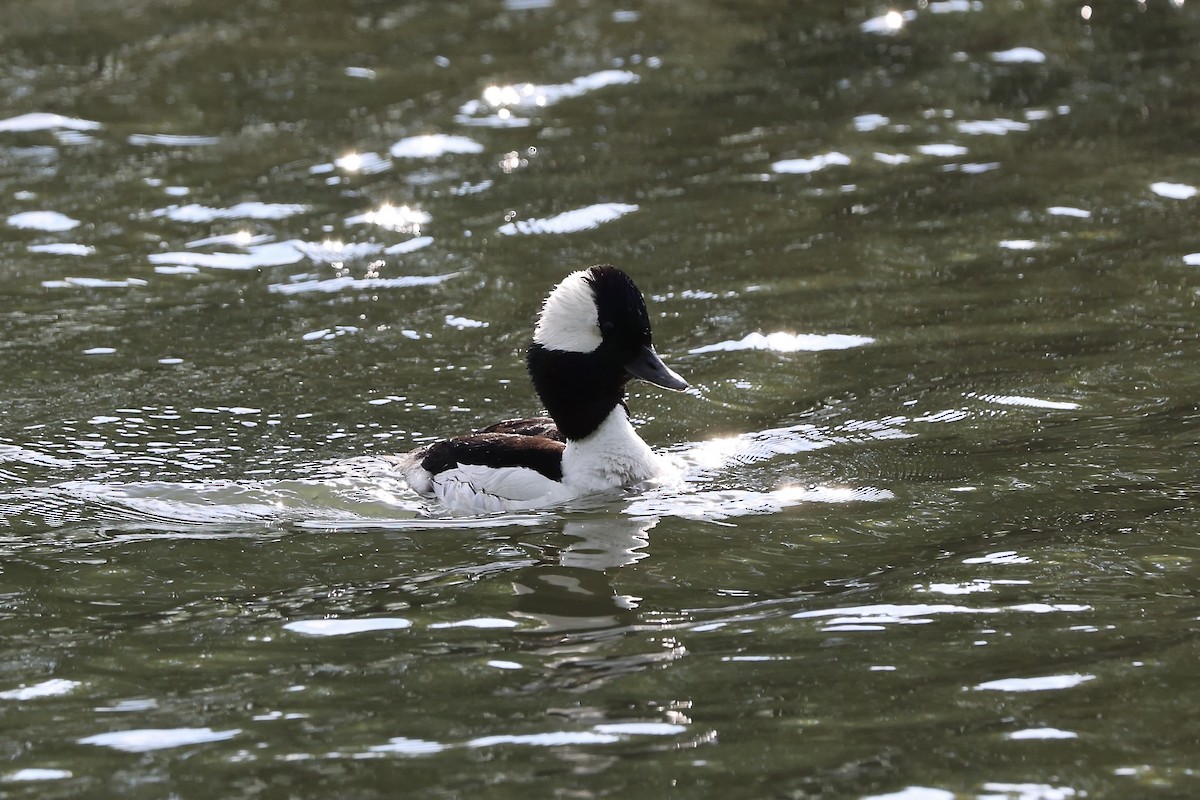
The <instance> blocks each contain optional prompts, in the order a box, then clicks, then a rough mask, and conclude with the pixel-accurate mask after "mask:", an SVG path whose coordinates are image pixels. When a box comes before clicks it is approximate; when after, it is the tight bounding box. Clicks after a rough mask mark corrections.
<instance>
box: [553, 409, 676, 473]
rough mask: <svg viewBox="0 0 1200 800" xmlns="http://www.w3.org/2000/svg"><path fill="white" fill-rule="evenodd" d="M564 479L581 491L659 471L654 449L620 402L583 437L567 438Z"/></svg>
mask: <svg viewBox="0 0 1200 800" xmlns="http://www.w3.org/2000/svg"><path fill="white" fill-rule="evenodd" d="M562 466H563V482H564V483H567V484H569V485H571V486H572V487H576V488H578V489H580V490H584V491H592V492H595V491H605V490H609V489H615V488H618V487H622V486H631V485H633V484H635V483H641V482H642V481H646V480H649V479H651V478H654V477H655V476H657V475H658V474H659V473H660V472H661V470H662V464H661V461H660V459H659V457H658V456H657V455H655V454H654V451H653V450H651V449H650V446H649V445H647V444H646V443H645V442H644V441H642V438H641V437H640V436H638V435H637V431H635V430H634V429H633V425H631V424H630V422H629V414H628V412H626V410H625V405H624V404H623V403H620V404H618V405H617V406H616V407H614V408H613V409H612V411H611V412H609V414H608V416H607V417H605V419H604V421H603V422H601V423H600V425H599V427H597V428H596V429H595V431H593V432H592V433H591V435H589V436H586V437H584V438H582V439H571V438H569V437H568V439H567V449H566V450H564V451H563V456H562Z"/></svg>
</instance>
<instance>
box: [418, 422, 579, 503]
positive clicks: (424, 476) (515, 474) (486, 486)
mask: <svg viewBox="0 0 1200 800" xmlns="http://www.w3.org/2000/svg"><path fill="white" fill-rule="evenodd" d="M565 447H566V446H565V445H564V444H563V443H562V442H558V441H555V440H553V439H548V438H545V437H541V436H533V435H521V434H511V433H478V434H474V435H471V436H462V437H459V438H456V439H445V440H442V441H438V442H433V443H431V444H428V445H426V446H425V447H422V448H420V449H419V450H416V451H414V452H413V453H412V454H411V455H410V456H409V458H410V460H411V463H412V467H415V468H416V469H415V470H414V469H412V468H411V467H410V470H409V471H408V472H406V473H405V477H406V478H408V481H409V484H410V485H411V486H412V487H413V488H414V489H416V490H417V491H418V492H421V493H424V494H432V495H434V496H435V497H437V498H438V499H439V500H441V501H442V503H443V504H444V505H445V506H446V507H447V508H449V509H451V510H453V511H465V512H470V513H481V512H493V511H511V510H515V509H520V508H531V507H534V506H536V505H540V504H541V503H542V502H545V503H546V504H552V503H554V502H557V501H558V500H560V499H561V497H560V496H563V495H564V493H565V492H566V490H565V489H564V487H563V484H562V482H561V481H562V453H563V450H564V449H565Z"/></svg>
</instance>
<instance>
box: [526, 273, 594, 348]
mask: <svg viewBox="0 0 1200 800" xmlns="http://www.w3.org/2000/svg"><path fill="white" fill-rule="evenodd" d="M587 275H588V273H587V270H580V271H579V272H572V273H571V274H570V275H568V276H567V277H565V278H563V279H562V282H561V283H560V284H558V286H555V287H554V291H552V292H550V295H549V296H548V297H547V298H546V302H545V303H543V304H542V313H541V314H540V315H538V321H537V327H536V328H534V331H533V341H535V342H537V343H538V344H540V345H541V346H542V347H545V348H546V349H547V350H564V351H567V352H572V353H590V352H592V351H593V350H595V349H596V348H597V347H599V346H600V343H601V341H603V340H602V338H601V336H600V316H599V314H598V313H597V311H596V296H595V295H594V294H593V293H592V286H591V284H590V283H589V282H588V280H587Z"/></svg>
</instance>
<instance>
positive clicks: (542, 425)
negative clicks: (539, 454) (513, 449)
mask: <svg viewBox="0 0 1200 800" xmlns="http://www.w3.org/2000/svg"><path fill="white" fill-rule="evenodd" d="M481 433H507V434H511V435H514V436H535V437H539V438H543V439H551V440H553V441H556V442H563V441H566V440H565V439H564V438H563V435H562V434H561V433H559V430H558V426H557V425H555V424H554V420H552V419H551V418H550V417H528V418H526V419H506V420H501V421H500V422H497V423H495V424H493V425H488V426H487V427H486V428H481V429H480V430H478V431H476V434H481Z"/></svg>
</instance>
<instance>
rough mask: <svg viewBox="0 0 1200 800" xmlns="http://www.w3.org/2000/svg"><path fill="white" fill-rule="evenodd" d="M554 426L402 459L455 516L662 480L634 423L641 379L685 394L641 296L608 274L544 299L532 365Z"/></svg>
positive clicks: (478, 438) (492, 431)
mask: <svg viewBox="0 0 1200 800" xmlns="http://www.w3.org/2000/svg"><path fill="white" fill-rule="evenodd" d="M526 363H527V366H528V368H529V375H530V378H531V379H532V381H533V385H534V388H535V389H536V390H537V393H538V396H539V397H540V398H541V400H542V402H543V403H544V404H545V406H546V409H547V411H548V412H549V414H550V416H549V417H536V418H531V419H522V420H506V421H504V422H499V423H496V424H495V425H492V426H489V427H488V428H484V429H483V430H481V431H477V432H476V433H473V434H471V435H469V436H462V437H458V438H455V439H445V440H442V441H437V442H433V443H431V444H428V445H425V446H424V447H420V448H418V449H416V450H413V451H412V452H410V453H408V454H406V455H405V456H402V457H401V459H400V463H399V467H400V469H401V471H402V472H403V474H404V477H405V479H406V480H407V481H408V483H409V485H410V486H411V487H412V488H413V489H414V490H416V491H417V492H419V493H421V494H424V495H428V496H432V497H434V498H436V499H437V500H438V501H440V502H441V503H442V504H443V505H444V506H446V507H447V508H448V509H450V510H452V511H459V512H469V513H481V512H495V511H512V510H521V509H530V508H540V507H545V506H553V505H558V504H561V503H563V502H566V501H568V500H571V499H573V498H577V497H581V496H584V495H589V494H597V493H603V492H609V491H613V490H615V489H620V488H623V487H627V486H632V485H635V484H638V483H642V482H644V481H648V480H651V479H653V478H655V477H658V476H659V475H660V474H661V473H662V472H663V470H664V467H665V464H664V461H663V459H662V458H661V457H660V456H658V455H656V454H655V453H654V452H653V451H652V450H651V449H650V447H649V445H647V444H646V443H645V442H644V441H642V439H641V437H640V436H638V435H637V432H636V431H635V430H634V429H633V425H632V424H631V423H630V421H629V412H628V409H627V408H626V407H625V385H626V384H627V383H628V382H629V381H630V380H632V379H633V378H635V377H638V378H642V379H644V380H647V381H650V382H651V383H655V384H657V385H659V386H663V387H665V388H668V389H675V390H681V389H685V388H687V382H686V381H684V380H683V379H682V378H680V377H679V376H678V375H676V374H675V373H674V372H672V371H671V370H670V369H669V368H668V367H667V366H666V365H665V364H664V363H663V362H662V360H661V359H660V358H659V357H658V355H657V354H656V353H655V352H654V348H653V346H652V344H651V339H650V320H649V316H648V314H647V313H646V304H645V301H644V300H643V298H642V295H641V292H639V291H638V289H637V287H636V286H635V285H634V284H633V281H631V280H630V279H629V277H628V276H627V275H625V273H623V272H621V271H620V270H619V269H616V268H615V267H611V266H608V265H601V266H596V267H591V268H589V269H586V270H582V271H580V272H574V273H572V274H570V275H568V276H567V277H566V278H565V279H563V281H562V282H561V283H560V284H559V285H558V286H557V287H555V289H554V291H552V292H551V293H550V295H549V296H548V297H547V298H546V302H545V304H544V305H543V306H542V311H541V314H540V315H539V317H538V323H537V328H536V329H535V332H534V337H533V343H532V344H531V345H530V346H529V350H528V353H527V356H526Z"/></svg>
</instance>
